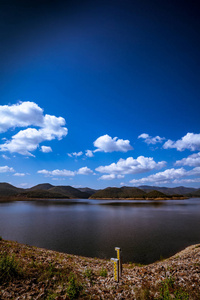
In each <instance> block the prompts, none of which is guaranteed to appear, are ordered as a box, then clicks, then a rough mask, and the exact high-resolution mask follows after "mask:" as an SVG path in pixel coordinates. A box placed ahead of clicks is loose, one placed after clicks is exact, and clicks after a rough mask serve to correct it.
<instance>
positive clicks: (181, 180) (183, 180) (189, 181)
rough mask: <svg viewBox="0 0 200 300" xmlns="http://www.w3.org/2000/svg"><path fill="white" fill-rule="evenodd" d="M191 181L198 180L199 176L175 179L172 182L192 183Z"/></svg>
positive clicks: (199, 179) (199, 180)
mask: <svg viewBox="0 0 200 300" xmlns="http://www.w3.org/2000/svg"><path fill="white" fill-rule="evenodd" d="M193 182H200V178H194V179H175V180H174V181H173V183H178V184H180V183H193Z"/></svg>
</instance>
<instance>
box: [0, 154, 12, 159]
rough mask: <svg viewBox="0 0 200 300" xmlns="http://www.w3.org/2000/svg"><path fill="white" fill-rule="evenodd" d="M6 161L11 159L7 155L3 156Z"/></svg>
mask: <svg viewBox="0 0 200 300" xmlns="http://www.w3.org/2000/svg"><path fill="white" fill-rule="evenodd" d="M1 156H2V157H3V158H4V159H10V158H9V157H8V156H6V155H5V154H2V155H1Z"/></svg>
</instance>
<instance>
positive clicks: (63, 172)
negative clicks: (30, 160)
mask: <svg viewBox="0 0 200 300" xmlns="http://www.w3.org/2000/svg"><path fill="white" fill-rule="evenodd" d="M37 173H38V174H43V175H45V176H65V177H66V176H67V177H68V176H69V177H71V176H75V175H89V174H94V173H93V171H92V170H91V169H90V168H88V167H82V168H80V169H78V170H77V171H70V170H66V169H63V170H59V169H56V170H53V171H48V170H46V169H43V170H39V171H37Z"/></svg>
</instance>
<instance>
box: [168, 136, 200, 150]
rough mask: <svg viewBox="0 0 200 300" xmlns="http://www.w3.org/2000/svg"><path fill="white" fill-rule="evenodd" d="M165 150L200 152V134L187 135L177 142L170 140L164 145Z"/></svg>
mask: <svg viewBox="0 0 200 300" xmlns="http://www.w3.org/2000/svg"><path fill="white" fill-rule="evenodd" d="M163 148H164V149H169V148H175V149H177V150H178V151H183V150H185V149H188V150H191V151H198V150H200V133H199V134H195V133H189V132H188V133H187V134H186V135H185V136H184V137H182V138H181V139H180V140H177V141H176V142H174V141H172V140H168V141H166V142H165V143H164V145H163Z"/></svg>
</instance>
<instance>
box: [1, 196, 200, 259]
mask: <svg viewBox="0 0 200 300" xmlns="http://www.w3.org/2000/svg"><path fill="white" fill-rule="evenodd" d="M0 236H2V237H3V238H4V239H7V240H14V241H18V242H20V243H24V244H29V245H34V246H38V247H42V248H46V249H51V250H56V251H60V252H66V253H69V254H76V255H82V256H89V257H99V258H107V259H109V258H111V257H115V256H116V253H115V251H114V248H115V247H121V249H122V253H123V260H124V262H137V263H142V264H146V263H151V262H154V261H156V260H159V259H160V258H162V257H163V258H166V257H169V256H171V255H173V254H175V253H176V252H178V251H180V250H182V249H184V248H185V247H187V246H189V245H191V244H196V243H200V198H192V199H187V200H163V201H148V200H146V201H144V200H132V201H119V200H116V201H114V200H113V201H108V200H88V199H86V200H85V199H84V200H36V201H16V202H4V203H0Z"/></svg>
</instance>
